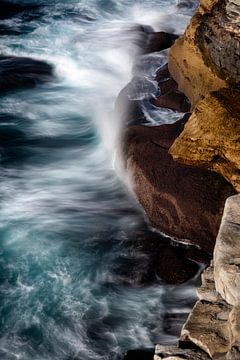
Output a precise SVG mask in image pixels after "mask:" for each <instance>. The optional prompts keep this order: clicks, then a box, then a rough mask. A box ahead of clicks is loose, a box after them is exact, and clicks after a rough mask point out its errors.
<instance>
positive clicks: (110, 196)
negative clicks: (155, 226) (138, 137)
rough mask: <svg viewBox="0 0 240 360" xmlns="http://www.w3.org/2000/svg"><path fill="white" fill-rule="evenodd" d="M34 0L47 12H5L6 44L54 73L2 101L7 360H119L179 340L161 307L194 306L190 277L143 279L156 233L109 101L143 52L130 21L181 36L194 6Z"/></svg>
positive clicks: (0, 307)
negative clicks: (119, 166)
mask: <svg viewBox="0 0 240 360" xmlns="http://www.w3.org/2000/svg"><path fill="white" fill-rule="evenodd" d="M20 3H24V1H22V2H20ZM25 3H29V2H28V1H25ZM36 3H37V4H40V5H44V7H43V8H41V12H40V14H39V16H35V17H32V18H31V19H28V20H26V19H25V18H24V17H23V16H16V17H14V18H11V19H6V20H4V21H2V23H3V24H4V25H5V26H6V27H8V28H9V29H12V30H14V31H15V32H16V33H18V35H8V36H2V37H1V43H0V47H1V52H2V53H4V54H12V55H18V56H30V57H32V58H37V59H42V60H45V61H47V62H49V63H50V64H52V65H53V66H54V69H55V80H54V81H53V82H51V83H48V84H46V85H42V86H38V87H37V88H36V89H33V90H21V91H20V90H19V91H17V92H11V93H8V94H5V95H2V96H1V98H0V105H1V106H0V133H1V142H0V181H1V187H0V198H1V201H0V238H1V241H0V359H2V360H48V359H49V360H50V359H51V360H55V359H56V360H57V359H58V360H72V359H75V360H76V359H78V360H90V359H94V360H98V359H99V360H100V359H101V360H103V359H104V360H110V359H111V360H114V359H121V358H122V354H123V353H124V352H125V351H126V350H128V349H134V348H142V347H153V346H154V344H155V343H157V342H161V343H172V342H174V341H176V335H173V334H171V332H170V331H168V325H166V324H165V325H164V321H163V319H164V316H165V314H166V313H170V314H173V316H174V314H178V313H181V314H183V316H186V315H187V313H188V312H189V310H190V306H191V302H192V301H193V300H194V297H195V291H194V285H193V284H192V283H188V284H185V285H182V286H180V287H176V286H170V285H168V286H167V285H165V284H163V283H162V282H161V281H147V280H146V273H147V269H148V268H149V266H150V267H151V262H150V260H151V259H150V257H149V254H148V253H147V252H146V251H144V249H143V247H142V246H139V239H140V240H141V241H143V242H144V241H145V238H146V241H148V238H149V237H151V231H150V230H148V227H147V225H146V223H145V222H144V218H143V213H142V211H141V210H140V209H139V207H138V205H137V203H136V202H135V200H134V199H133V198H132V197H131V196H130V194H129V193H128V191H127V189H126V188H125V186H124V185H123V183H122V181H121V179H120V178H119V176H118V175H117V174H116V171H115V165H114V164H115V163H114V157H115V151H116V140H117V139H118V138H119V134H120V131H121V124H120V123H119V121H118V120H117V118H116V116H114V112H113V109H114V101H115V99H116V96H117V94H118V92H119V91H120V90H121V88H122V87H123V86H124V85H125V84H126V83H127V82H128V81H129V79H130V77H131V68H132V65H133V61H134V56H135V54H137V48H136V46H134V45H133V40H134V39H135V37H136V33H135V32H134V31H129V29H131V28H132V26H133V25H134V24H145V25H151V26H153V27H154V28H155V29H156V30H175V32H181V31H182V30H183V29H184V27H185V25H186V23H187V21H188V19H189V18H188V15H183V14H180V13H179V12H176V7H175V5H176V4H175V2H174V1H173V2H172V3H169V1H158V2H156V1H151V0H150V1H140V0H139V1H135V2H131V1H127V0H124V1H123V0H121V1H97V0H94V1H93V0H92V1H79V0H78V1H77V0H74V1H73V0H72V1H70V0H69V1H63V0H62V1H54V0H49V1H36ZM158 56H159V58H158ZM163 57H164V61H165V59H166V55H164V56H163V55H161V56H160V55H156V56H155V58H156V59H159V64H160V63H161V62H162V59H163ZM143 64H145V63H144V62H143ZM154 66H155V67H156V65H154ZM143 67H144V69H145V70H144V71H146V68H148V64H146V65H143ZM164 114H165V113H161V114H159V115H158V116H159V119H160V120H161V122H162V121H163V120H162V118H164V116H163V115H164ZM167 114H168V119H169V121H173V119H175V118H176V114H174V113H173V112H168V113H167ZM155 120H156V119H155ZM155 120H153V121H155ZM146 234H147V235H146ZM137 240H138V242H137V244H138V246H136V244H135V242H136V241H137ZM141 241H140V243H141ZM164 241H165V240H164ZM176 321H177V320H176ZM178 325H179V324H178Z"/></svg>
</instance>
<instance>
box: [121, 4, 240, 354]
mask: <svg viewBox="0 0 240 360" xmlns="http://www.w3.org/2000/svg"><path fill="white" fill-rule="evenodd" d="M156 80H157V81H158V85H159V89H160V97H159V98H158V99H155V100H154V101H153V103H154V105H155V106H159V107H169V108H171V109H175V110H179V111H183V112H184V111H189V108H187V107H186V108H185V106H183V104H184V105H187V104H188V100H189V101H190V103H191V114H188V115H186V116H185V117H184V118H183V119H181V120H179V121H178V122H176V123H175V124H173V125H160V126H155V127H146V126H143V125H138V126H130V127H128V129H127V130H126V132H125V134H124V139H123V153H124V159H125V168H126V169H127V172H128V174H129V175H130V178H131V184H132V188H133V191H134V193H135V195H136V197H137V199H138V200H139V202H140V204H141V205H142V206H143V208H144V210H145V212H146V214H147V216H148V218H149V220H150V222H151V223H152V225H153V226H155V227H156V228H157V229H159V230H160V231H162V232H164V233H165V234H167V235H170V236H171V237H173V238H174V239H175V240H177V241H180V242H187V243H191V244H195V245H196V246H198V247H200V248H201V249H203V250H204V251H206V252H208V253H210V254H212V255H213V249H214V255H213V261H212V263H211V266H210V267H209V268H207V269H206V270H205V272H204V273H203V275H202V286H201V287H200V288H199V289H198V296H199V300H198V301H197V303H196V304H195V306H194V309H193V311H192V312H191V314H190V315H189V318H188V320H187V322H186V324H185V325H184V327H183V329H182V333H181V339H180V341H179V346H177V347H163V346H160V345H158V346H157V347H156V354H155V360H160V359H167V360H181V359H185V360H186V359H188V360H194V359H199V360H206V359H220V360H239V359H240V195H234V194H236V193H238V192H240V155H239V154H240V0H202V1H201V3H200V5H199V7H198V9H197V11H196V14H195V15H194V16H193V18H192V19H191V21H190V24H189V26H188V27H187V29H186V31H185V33H184V35H183V36H181V37H180V38H178V39H177V40H176V41H175V43H174V44H173V45H172V47H171V49H170V52H169V55H168V66H167V65H165V66H163V67H162V68H161V69H160V70H159V71H158V73H157V74H156ZM180 98H181V101H180V100H179V99H180ZM134 109H135V110H136V108H135V107H134ZM136 114H138V113H137V112H136V111H135V112H134V111H132V109H131V116H135V115H136ZM143 115H144V114H141V124H142V119H143ZM131 121H132V120H131ZM130 124H131V123H130ZM135 124H136V122H134V125H135ZM137 124H139V123H137ZM216 175H217V176H216ZM224 178H225V180H224ZM232 195H234V196H232ZM227 198H228V199H227ZM226 199H227V201H226ZM225 201H226V204H225ZM224 204H225V210H224V214H223V217H222V211H223V207H224ZM220 223H221V225H220ZM216 238H217V240H216ZM215 240H216V246H215V248H214V245H215Z"/></svg>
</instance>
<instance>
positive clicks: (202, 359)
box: [154, 345, 210, 360]
mask: <svg viewBox="0 0 240 360" xmlns="http://www.w3.org/2000/svg"><path fill="white" fill-rule="evenodd" d="M163 359H164V360H209V359H210V358H209V356H208V355H207V354H206V353H204V352H203V351H201V350H200V349H199V350H194V349H181V348H179V347H177V346H161V345H156V348H155V356H154V360H163Z"/></svg>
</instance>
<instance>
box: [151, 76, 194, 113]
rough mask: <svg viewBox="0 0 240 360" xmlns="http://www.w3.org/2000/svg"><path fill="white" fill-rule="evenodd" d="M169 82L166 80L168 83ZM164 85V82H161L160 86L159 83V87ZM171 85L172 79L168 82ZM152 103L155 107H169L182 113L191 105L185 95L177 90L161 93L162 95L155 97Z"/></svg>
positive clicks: (187, 110) (188, 109)
mask: <svg viewBox="0 0 240 360" xmlns="http://www.w3.org/2000/svg"><path fill="white" fill-rule="evenodd" d="M169 82H170V81H169ZM169 82H168V85H169ZM164 85H166V83H165V84H164V83H163V85H162V86H161V84H160V89H161V88H162V87H163V86H164ZM171 85H172V81H171V82H170V86H171ZM173 86H174V85H173ZM165 91H166V90H165ZM153 105H155V106H157V107H163V108H169V109H172V110H176V111H179V112H183V113H186V112H189V111H190V107H191V106H190V103H189V101H188V99H187V97H186V96H185V95H184V94H183V93H181V92H179V91H169V92H166V93H165V94H163V95H161V96H159V97H158V98H157V99H155V100H154V101H153Z"/></svg>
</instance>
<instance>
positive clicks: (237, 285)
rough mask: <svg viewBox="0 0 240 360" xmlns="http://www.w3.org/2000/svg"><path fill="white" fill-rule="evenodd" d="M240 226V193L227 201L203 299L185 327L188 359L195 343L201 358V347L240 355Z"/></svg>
mask: <svg viewBox="0 0 240 360" xmlns="http://www.w3.org/2000/svg"><path fill="white" fill-rule="evenodd" d="M239 230H240V195H235V196H232V197H230V198H229V199H228V200H227V202H226V206H225V210H224V214H223V219H222V223H221V227H220V230H219V233H218V237H217V241H216V246H215V250H214V259H213V263H212V265H211V266H210V267H209V268H208V269H207V270H206V271H205V272H204V273H203V275H202V286H201V287H200V288H199V289H198V297H199V300H198V301H197V303H196V305H195V306H194V308H193V310H192V312H191V314H190V315H189V317H188V320H187V322H186V324H185V325H184V327H183V329H182V333H181V339H180V342H179V348H178V350H179V353H180V354H181V351H186V355H185V357H183V358H184V359H188V357H187V353H188V351H190V350H186V349H184V350H183V348H187V349H191V348H192V346H193V345H194V346H196V351H197V349H199V350H200V352H198V351H197V353H198V356H199V359H204V358H205V357H204V356H205V355H203V354H202V352H201V351H204V352H205V353H206V354H208V355H209V356H210V358H211V359H221V360H239V359H240V269H239V258H240V231H239ZM191 344H192V345H191ZM158 353H159V350H158V348H156V354H158ZM175 354H177V350H176V349H175ZM162 358H163V359H164V358H166V359H168V358H167V357H162ZM180 358H181V357H180ZM194 358H196V359H197V358H198V357H197V356H196V357H193V359H194ZM156 359H157V357H156ZM160 359H161V357H160ZM173 359H174V358H173Z"/></svg>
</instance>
